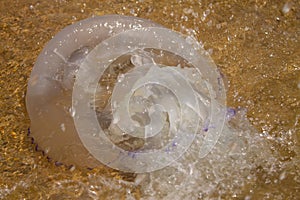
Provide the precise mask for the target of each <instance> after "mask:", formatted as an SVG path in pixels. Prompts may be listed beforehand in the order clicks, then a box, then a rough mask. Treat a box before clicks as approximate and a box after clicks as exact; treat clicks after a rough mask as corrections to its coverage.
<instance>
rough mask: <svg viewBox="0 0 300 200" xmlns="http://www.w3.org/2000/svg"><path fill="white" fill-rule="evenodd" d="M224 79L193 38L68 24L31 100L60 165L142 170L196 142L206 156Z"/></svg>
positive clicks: (136, 25)
mask: <svg viewBox="0 0 300 200" xmlns="http://www.w3.org/2000/svg"><path fill="white" fill-rule="evenodd" d="M225 97H226V96H225V90H224V85H223V82H222V78H221V76H220V74H219V73H218V70H217V68H216V66H215V65H214V63H213V62H212V60H211V59H210V58H209V56H208V54H207V53H206V52H205V51H204V50H203V49H202V48H201V46H200V45H199V44H198V43H197V42H196V41H195V40H194V39H193V38H191V37H185V36H183V35H181V34H179V33H177V32H174V31H172V30H169V29H166V28H164V27H162V26H161V25H159V24H156V23H153V22H151V21H148V20H145V19H140V18H136V17H127V16H118V15H108V16H102V17H93V18H90V19H87V20H83V21H80V22H77V23H75V24H73V25H71V26H68V27H66V28H65V29H63V30H62V31H61V32H60V33H58V34H57V35H56V36H55V37H54V38H53V39H52V40H51V41H50V42H49V43H48V44H47V45H46V47H45V48H44V50H43V51H42V53H41V54H40V55H39V57H38V59H37V61H36V64H35V66H34V68H33V71H32V74H31V77H30V81H29V84H28V92H27V96H26V104H27V109H28V113H29V116H30V119H31V132H32V135H33V137H34V138H35V140H36V141H37V143H38V144H39V146H40V147H41V148H42V149H43V150H44V151H45V152H46V153H47V154H48V155H49V157H51V158H53V159H54V160H57V161H61V162H63V163H66V164H76V165H80V166H88V167H95V166H97V165H100V164H101V163H102V164H104V165H107V166H109V167H111V168H114V169H118V170H122V171H126V172H135V173H143V172H150V171H155V170H158V169H161V168H164V167H166V166H168V165H170V163H172V162H173V161H175V160H177V159H178V158H180V157H181V156H182V155H183V154H184V153H185V151H186V150H188V149H189V147H190V146H191V144H192V143H197V154H198V155H197V156H198V157H200V158H201V157H205V156H206V155H207V154H208V153H209V152H210V151H211V149H212V148H213V146H214V145H215V144H216V142H217V140H218V138H219V136H220V134H221V133H222V130H223V125H224V121H225V114H226V112H225V109H223V105H225Z"/></svg>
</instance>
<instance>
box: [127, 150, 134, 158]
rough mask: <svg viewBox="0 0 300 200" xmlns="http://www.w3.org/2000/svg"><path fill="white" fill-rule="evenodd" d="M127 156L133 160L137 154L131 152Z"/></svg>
mask: <svg viewBox="0 0 300 200" xmlns="http://www.w3.org/2000/svg"><path fill="white" fill-rule="evenodd" d="M127 155H128V156H129V157H131V158H133V159H134V158H135V157H136V153H135V152H130V151H129V152H128V153H127Z"/></svg>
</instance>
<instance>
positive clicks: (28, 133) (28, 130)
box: [27, 128, 30, 136]
mask: <svg viewBox="0 0 300 200" xmlns="http://www.w3.org/2000/svg"><path fill="white" fill-rule="evenodd" d="M29 135H30V128H28V129H27V136H29Z"/></svg>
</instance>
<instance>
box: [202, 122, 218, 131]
mask: <svg viewBox="0 0 300 200" xmlns="http://www.w3.org/2000/svg"><path fill="white" fill-rule="evenodd" d="M210 128H216V126H214V125H213V124H210V121H209V120H207V121H206V122H205V123H204V126H203V128H202V130H203V131H204V132H207V131H208V129H210Z"/></svg>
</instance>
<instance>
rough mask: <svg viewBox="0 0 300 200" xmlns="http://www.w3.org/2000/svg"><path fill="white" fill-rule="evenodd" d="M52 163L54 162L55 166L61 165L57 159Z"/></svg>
mask: <svg viewBox="0 0 300 200" xmlns="http://www.w3.org/2000/svg"><path fill="white" fill-rule="evenodd" d="M54 164H55V166H57V167H59V166H62V165H63V164H62V163H61V162H58V161H56V162H55V163H54Z"/></svg>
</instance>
